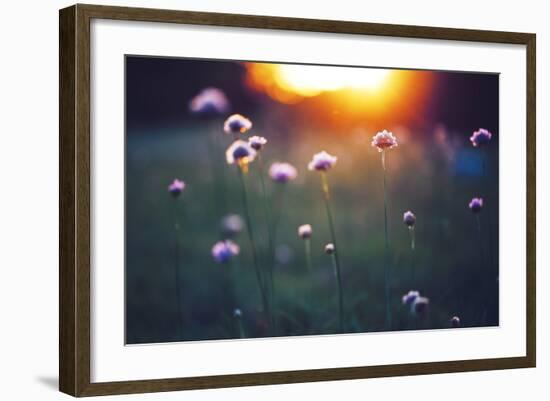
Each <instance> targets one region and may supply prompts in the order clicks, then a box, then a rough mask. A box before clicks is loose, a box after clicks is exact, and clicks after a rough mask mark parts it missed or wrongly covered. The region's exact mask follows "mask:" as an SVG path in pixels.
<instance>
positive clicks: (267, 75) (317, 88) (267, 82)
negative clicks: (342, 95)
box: [245, 63, 395, 103]
mask: <svg viewBox="0 0 550 401" xmlns="http://www.w3.org/2000/svg"><path fill="white" fill-rule="evenodd" d="M245 66H246V68H247V71H248V74H247V75H248V82H249V84H250V85H251V86H252V87H254V88H256V89H260V90H263V91H265V92H267V93H268V94H269V95H270V96H271V97H272V98H274V99H276V100H278V101H281V102H283V103H296V102H297V101H300V100H302V99H304V98H309V97H314V96H318V95H320V94H323V93H326V92H338V91H343V90H346V91H354V92H360V93H376V92H378V91H380V90H381V89H382V88H384V87H386V86H387V85H388V83H390V82H391V80H392V76H393V75H394V74H395V71H393V70H389V69H383V68H363V67H335V66H320V65H299V64H263V63H246V64H245Z"/></svg>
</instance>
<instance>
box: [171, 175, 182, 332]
mask: <svg viewBox="0 0 550 401" xmlns="http://www.w3.org/2000/svg"><path fill="white" fill-rule="evenodd" d="M184 189H185V182H183V181H182V180H179V179H177V178H175V179H174V181H172V182H171V183H170V185H168V192H169V193H170V194H171V195H172V197H173V198H174V209H173V222H174V245H175V246H174V280H175V290H176V310H177V313H178V319H177V330H178V337H181V336H182V334H183V327H182V321H181V319H182V310H181V294H180V293H181V289H180V271H179V270H180V268H179V264H180V222H179V219H180V216H179V203H180V202H179V201H177V198H178V197H179V196H180V195H181V193H182V192H183V190H184Z"/></svg>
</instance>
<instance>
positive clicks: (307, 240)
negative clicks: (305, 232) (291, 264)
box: [304, 238, 313, 307]
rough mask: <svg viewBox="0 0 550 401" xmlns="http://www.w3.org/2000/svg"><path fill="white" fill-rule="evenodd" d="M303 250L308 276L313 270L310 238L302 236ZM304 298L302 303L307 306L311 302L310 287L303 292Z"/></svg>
mask: <svg viewBox="0 0 550 401" xmlns="http://www.w3.org/2000/svg"><path fill="white" fill-rule="evenodd" d="M304 250H305V254H306V268H307V274H308V276H311V272H312V271H313V269H312V267H311V239H310V238H304ZM304 296H305V300H304V304H305V305H306V307H309V306H310V304H311V298H312V297H311V289H310V290H309V291H306V292H305V294H304Z"/></svg>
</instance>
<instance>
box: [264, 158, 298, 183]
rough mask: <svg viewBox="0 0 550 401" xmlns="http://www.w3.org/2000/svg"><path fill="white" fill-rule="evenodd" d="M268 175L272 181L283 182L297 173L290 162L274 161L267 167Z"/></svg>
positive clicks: (290, 179) (294, 176)
mask: <svg viewBox="0 0 550 401" xmlns="http://www.w3.org/2000/svg"><path fill="white" fill-rule="evenodd" d="M269 176H270V177H271V179H272V180H273V181H275V182H279V183H282V184H284V183H286V182H288V181H292V180H294V179H295V178H296V177H297V176H298V173H297V172H296V169H295V168H294V166H293V165H292V164H289V163H278V162H276V163H273V164H272V165H271V167H269Z"/></svg>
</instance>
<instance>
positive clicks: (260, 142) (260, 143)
mask: <svg viewBox="0 0 550 401" xmlns="http://www.w3.org/2000/svg"><path fill="white" fill-rule="evenodd" d="M266 143H267V139H265V138H264V137H263V136H251V137H250V138H248V144H249V145H250V146H251V147H252V149H254V150H256V151H259V150H261V149H262V148H263V147H264V145H265V144H266Z"/></svg>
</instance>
